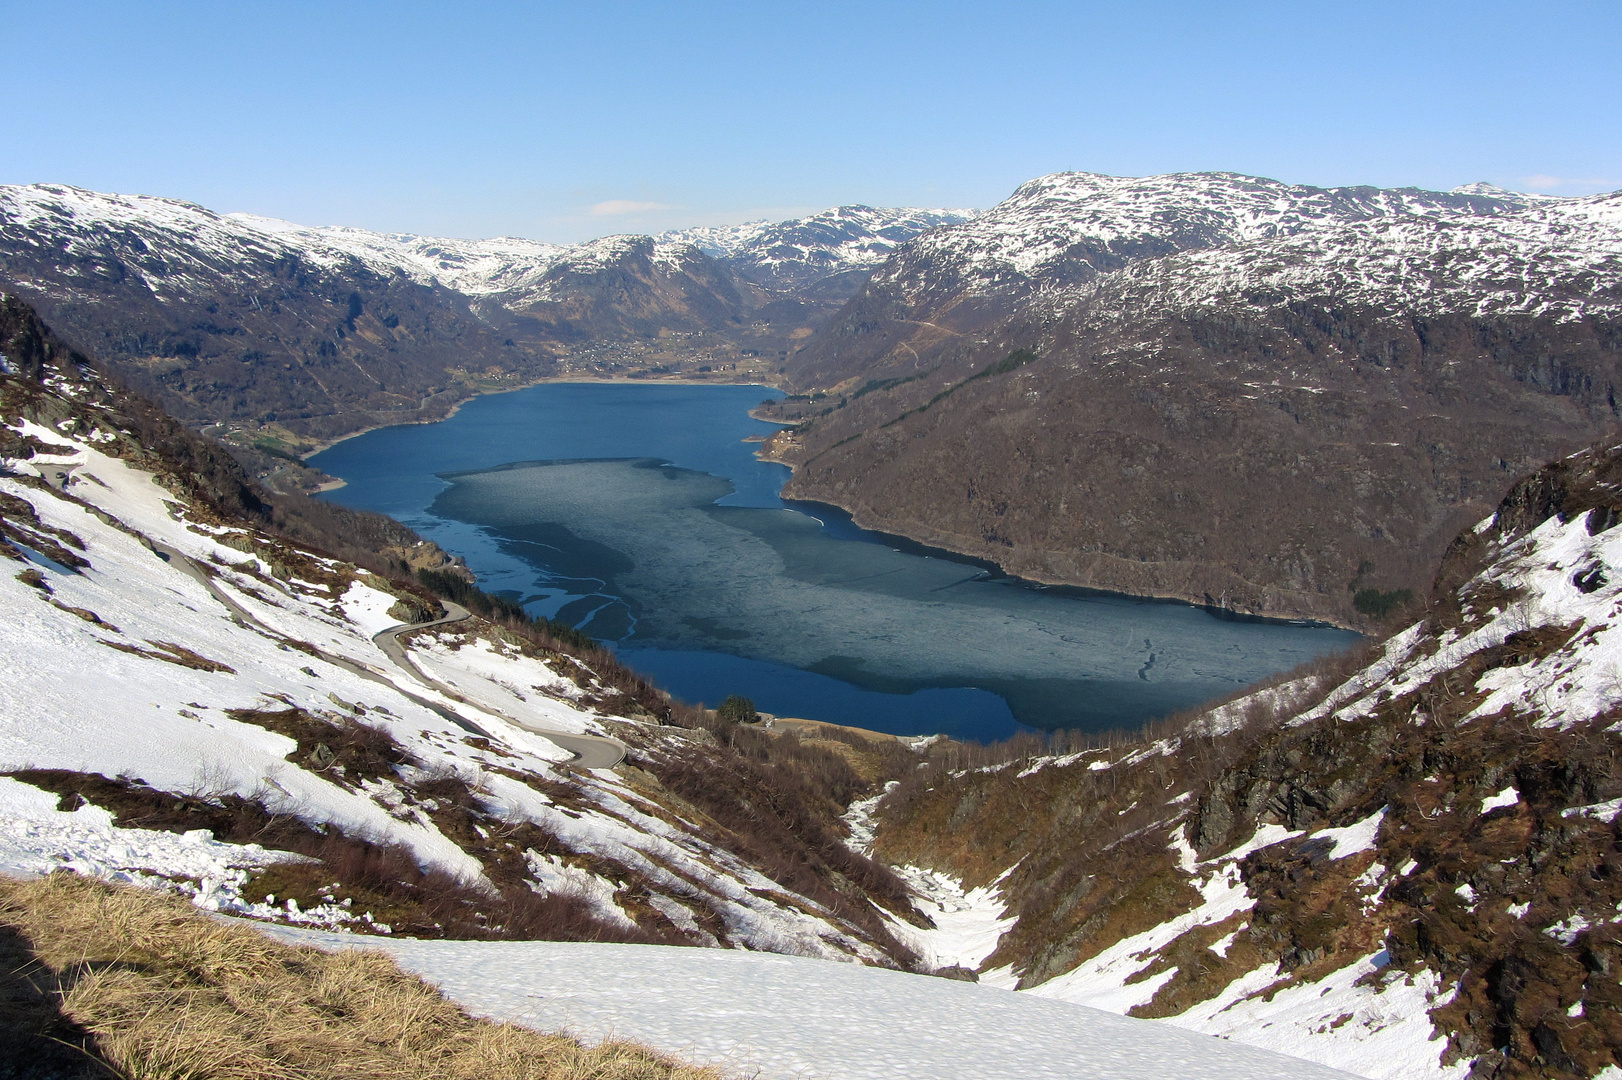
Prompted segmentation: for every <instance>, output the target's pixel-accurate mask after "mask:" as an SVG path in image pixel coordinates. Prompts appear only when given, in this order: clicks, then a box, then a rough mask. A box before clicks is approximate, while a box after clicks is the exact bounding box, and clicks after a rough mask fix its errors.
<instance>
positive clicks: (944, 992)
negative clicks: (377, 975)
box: [262, 927, 1347, 1080]
mask: <svg viewBox="0 0 1622 1080" xmlns="http://www.w3.org/2000/svg"><path fill="white" fill-rule="evenodd" d="M262 929H264V930H265V931H266V932H267V933H270V934H272V935H273V936H275V937H277V938H280V939H282V940H287V941H292V942H295V943H298V944H315V945H319V946H320V947H322V948H328V949H332V948H345V947H352V946H353V944H354V943H355V939H354V938H352V937H345V936H343V935H337V934H326V933H318V932H312V931H304V930H297V929H292V928H284V927H263V928H262ZM374 943H375V945H374ZM366 944H367V946H368V947H377V948H381V949H383V950H384V951H386V952H388V953H389V954H390V955H391V956H393V957H394V958H395V960H396V961H398V962H399V963H400V965H401V966H402V967H405V968H407V969H408V970H411V971H415V972H417V973H418V974H420V975H422V976H423V977H424V978H426V979H427V980H428V981H430V982H432V983H434V984H435V985H436V986H438V987H439V988H440V989H441V990H442V991H444V992H445V994H446V995H447V996H449V997H451V998H452V999H454V1000H455V1001H457V1002H458V1003H460V1004H461V1005H462V1006H463V1007H465V1008H467V1009H469V1010H470V1011H472V1012H474V1013H477V1014H479V1015H481V1016H487V1017H490V1018H492V1019H496V1020H506V1021H512V1022H514V1023H519V1024H524V1025H525V1026H528V1027H533V1028H537V1029H539V1030H542V1031H553V1030H560V1029H561V1030H566V1031H569V1032H571V1033H573V1034H575V1035H578V1036H580V1037H581V1038H583V1039H585V1040H587V1041H590V1042H596V1041H599V1040H602V1039H605V1038H608V1037H610V1036H613V1037H617V1038H628V1039H634V1040H636V1041H638V1042H643V1043H647V1044H650V1045H652V1046H654V1047H656V1048H657V1049H660V1050H663V1051H666V1052H668V1053H671V1054H676V1055H679V1056H681V1057H684V1058H686V1059H688V1060H691V1061H698V1062H701V1063H706V1064H715V1065H718V1066H720V1067H722V1068H723V1069H725V1070H726V1071H727V1072H728V1073H729V1074H730V1075H733V1076H740V1077H742V1076H754V1077H758V1078H760V1080H863V1078H868V1077H871V1078H874V1080H878V1078H884V1080H906V1078H909V1077H917V1078H920V1080H923V1078H929V1080H1041V1078H1047V1077H1051V1078H1054V1080H1060V1078H1064V1080H1072V1078H1074V1077H1078V1076H1085V1077H1089V1078H1092V1080H1150V1078H1158V1077H1178V1078H1180V1080H1230V1078H1231V1080H1272V1078H1278V1080H1285V1078H1291V1080H1329V1078H1331V1077H1344V1076H1346V1075H1347V1074H1345V1073H1341V1072H1337V1071H1335V1070H1333V1069H1329V1068H1326V1067H1324V1066H1322V1065H1318V1064H1314V1063H1312V1062H1308V1061H1303V1060H1300V1059H1298V1058H1288V1057H1284V1056H1281V1055H1277V1054H1273V1053H1270V1052H1268V1051H1265V1050H1258V1049H1256V1048H1254V1047H1250V1046H1245V1045H1242V1044H1239V1043H1233V1042H1227V1041H1224V1040H1220V1039H1214V1038H1211V1037H1209V1036H1205V1035H1199V1034H1195V1033H1192V1032H1188V1031H1184V1030H1182V1029H1179V1028H1177V1027H1174V1026H1172V1025H1169V1024H1163V1023H1157V1022H1155V1021H1147V1020H1132V1019H1129V1018H1127V1017H1122V1016H1116V1015H1113V1014H1111V1013H1106V1012H1100V1011H1098V1010H1096V1009H1088V1008H1083V1007H1080V1006H1075V1005H1070V1004H1067V1003H1064V1002H1059V1001H1048V1000H1044V999H1041V998H1037V997H1033V996H1030V995H1026V994H1013V993H1009V992H1007V991H1004V990H997V989H993V988H991V987H985V986H975V985H973V984H972V983H962V982H955V981H952V980H948V979H935V978H930V977H928V976H921V975H908V974H905V973H902V972H896V971H888V970H884V969H882V968H871V967H862V966H859V965H854V964H830V963H827V962H824V961H818V960H809V959H805V958H801V957H794V956H774V955H768V954H762V953H752V952H740V951H736V950H720V949H672V948H668V947H662V946H650V945H603V944H576V943H563V942H539V941H536V942H528V941H526V942H448V941H408V940H384V939H368V940H367V942H366Z"/></svg>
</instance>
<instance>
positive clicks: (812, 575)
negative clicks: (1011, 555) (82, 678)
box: [310, 383, 1355, 740]
mask: <svg viewBox="0 0 1622 1080" xmlns="http://www.w3.org/2000/svg"><path fill="white" fill-rule="evenodd" d="M773 396H776V392H775V391H772V390H768V389H766V388H763V387H759V386H681V385H670V384H655V385H638V384H635V383H613V384H585V383H548V384H544V385H541V386H536V387H531V388H529V389H527V390H519V391H515V392H512V393H508V394H498V395H493V396H489V397H482V398H476V399H474V400H472V401H469V402H468V403H467V404H465V405H464V406H463V407H462V409H461V411H460V412H458V413H457V414H456V415H455V416H453V417H451V418H450V419H448V420H444V421H441V422H439V423H435V424H420V425H407V426H402V427H393V428H383V429H380V430H377V431H372V432H368V433H366V434H364V435H359V436H356V437H355V438H353V439H349V440H346V441H344V442H341V443H339V444H338V445H336V446H334V447H332V448H330V449H328V450H326V451H324V452H323V453H321V454H318V455H316V456H315V457H313V458H311V459H310V463H311V464H312V465H315V466H317V467H319V468H321V469H324V470H325V471H327V472H328V473H331V474H332V475H333V476H337V477H341V478H343V479H344V480H345V481H347V485H346V486H345V487H343V488H340V489H338V490H337V491H333V492H330V493H328V495H327V496H326V497H327V498H330V499H333V500H335V501H337V502H341V503H344V504H346V505H349V506H355V507H362V508H365V509H368V510H378V511H381V512H383V513H385V514H389V515H392V516H393V517H396V518H398V519H400V520H401V521H403V522H405V523H406V524H408V525H410V526H411V527H412V528H414V529H416V530H417V531H418V532H420V533H421V534H422V535H423V536H426V537H428V538H430V539H432V540H434V541H436V542H437V543H438V544H439V545H440V546H441V547H443V548H445V549H446V550H447V551H450V552H452V553H454V554H457V555H461V556H462V557H464V558H465V559H466V560H467V562H468V565H469V567H471V568H472V569H473V571H474V572H475V573H476V574H477V575H478V577H479V581H480V584H481V585H482V586H483V587H484V588H485V589H487V590H489V591H491V592H497V593H501V594H503V595H507V596H510V597H512V598H514V599H516V600H518V601H519V602H521V603H522V604H523V605H524V606H525V608H526V609H527V610H529V611H531V612H532V613H534V614H538V615H547V616H550V617H552V618H557V619H561V620H563V621H564V622H567V623H569V624H570V625H573V626H576V627H579V628H580V629H582V630H584V631H586V632H587V633H590V634H592V635H593V636H594V637H597V638H599V639H602V640H604V641H606V642H608V643H609V644H611V645H612V646H613V647H614V648H615V649H616V650H617V651H618V653H619V654H620V656H621V657H622V658H623V659H624V660H626V662H628V663H629V664H631V665H632V666H633V667H635V668H636V669H638V670H639V671H641V672H643V673H644V674H645V675H647V676H649V677H651V678H652V679H653V681H654V682H656V683H657V684H659V685H660V686H662V687H664V688H665V689H667V690H669V691H670V692H671V693H673V694H675V695H676V696H678V697H680V698H683V699H685V700H687V701H694V702H698V701H702V702H707V703H709V704H711V705H713V704H715V703H717V702H719V701H720V700H721V699H722V698H724V697H726V696H727V695H728V694H743V695H746V696H748V697H751V698H753V699H754V701H755V704H756V706H757V707H759V708H760V709H763V710H765V711H767V712H772V713H776V714H778V715H780V716H801V717H808V718H812V719H819V720H831V721H835V722H838V723H845V724H854V725H857V726H860V727H866V728H873V729H876V730H879V731H888V732H893V733H895V734H909V735H910V734H933V733H936V732H941V733H945V734H948V735H952V736H955V737H959V738H974V739H981V740H991V739H999V738H1005V737H1007V736H1008V735H1011V734H1013V733H1015V732H1016V731H1020V730H1024V729H1025V728H1026V727H1032V728H1084V729H1093V730H1097V729H1104V728H1112V727H1126V726H1132V725H1136V724H1141V723H1143V722H1145V721H1147V720H1149V719H1152V718H1154V717H1157V716H1162V715H1164V714H1166V713H1168V712H1172V711H1175V710H1177V709H1182V708H1186V707H1188V706H1191V705H1195V704H1198V703H1199V702H1202V701H1207V700H1210V699H1211V698H1215V697H1220V696H1222V695H1224V694H1227V693H1230V692H1231V691H1233V690H1235V689H1237V688H1239V687H1241V686H1244V685H1246V684H1248V683H1251V682H1254V681H1256V680H1257V679H1260V678H1263V677H1265V676H1267V675H1270V674H1273V673H1274V672H1278V671H1283V670H1287V669H1289V668H1292V667H1294V666H1296V665H1297V664H1300V663H1302V662H1303V661H1306V660H1309V659H1311V658H1313V657H1314V656H1317V655H1320V654H1322V653H1325V652H1332V651H1335V650H1338V649H1342V648H1345V647H1346V646H1348V645H1349V644H1351V643H1352V641H1354V640H1355V635H1353V634H1351V633H1349V632H1346V631H1342V630H1335V629H1331V628H1326V627H1318V626H1304V625H1297V624H1290V623H1280V622H1260V621H1236V620H1231V619H1222V618H1218V617H1216V616H1213V615H1211V614H1209V613H1208V612H1206V611H1205V610H1203V609H1200V608H1195V607H1190V606H1188V605H1185V604H1175V603H1166V602H1158V601H1149V600H1139V599H1135V598H1130V597H1120V596H1111V595H1102V594H1096V593H1087V592H1084V591H1082V590H1074V589H1057V588H1046V587H1043V586H1037V585H1032V584H1029V583H1025V582H1021V581H1017V580H1013V579H1009V578H1006V577H1003V576H1002V575H1000V574H998V573H996V572H995V571H994V570H991V569H988V568H987V567H985V566H983V565H979V564H975V563H974V562H972V561H970V560H964V559H958V558H954V557H951V556H949V555H945V554H944V553H940V552H931V551H929V550H927V549H922V548H919V547H917V546H916V545H912V544H908V543H905V542H902V541H897V540H894V539H893V538H887V537H884V536H881V535H878V534H874V533H869V532H865V531H864V530H861V529H858V528H856V527H854V526H853V525H851V524H850V521H849V519H848V518H847V517H846V516H845V515H844V514H842V513H841V512H839V511H836V510H832V509H831V508H822V507H816V506H806V505H799V504H796V505H790V504H786V503H784V502H783V501H782V500H781V499H779V498H778V491H779V490H780V489H781V487H782V485H783V483H784V481H786V480H787V479H788V475H789V474H788V469H787V468H785V467H783V466H781V465H775V464H770V463H767V462H762V461H759V460H757V459H756V458H755V456H754V451H755V449H756V448H757V446H758V440H759V438H760V437H762V436H764V435H766V434H769V433H770V432H771V431H772V430H774V428H773V425H770V424H767V423H764V422H762V421H758V420H754V419H752V418H751V417H750V416H749V415H748V412H749V410H750V409H751V408H752V407H753V406H755V405H756V404H758V403H759V402H760V401H761V400H762V399H763V398H765V397H773ZM751 439H753V440H755V441H746V440H751Z"/></svg>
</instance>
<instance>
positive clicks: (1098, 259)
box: [770, 175, 1622, 623]
mask: <svg viewBox="0 0 1622 1080" xmlns="http://www.w3.org/2000/svg"><path fill="white" fill-rule="evenodd" d="M1050 179H1051V178H1050ZM1060 179H1063V178H1060ZM1152 179H1154V180H1156V181H1158V182H1160V183H1158V184H1154V185H1151V184H1150V182H1149V181H1119V182H1115V183H1116V184H1117V185H1118V186H1119V190H1113V193H1112V191H1111V190H1106V191H1105V194H1107V195H1110V197H1109V198H1104V197H1103V196H1102V195H1100V194H1098V192H1097V191H1096V190H1095V189H1096V188H1097V187H1098V186H1099V184H1100V183H1101V181H1099V182H1095V181H1097V178H1090V177H1085V178H1083V180H1085V183H1082V184H1081V185H1080V186H1081V187H1082V188H1083V189H1084V191H1085V192H1087V193H1088V194H1087V197H1086V198H1083V199H1078V200H1073V201H1071V202H1066V203H1064V204H1063V205H1061V206H1060V207H1059V208H1057V209H1055V208H1054V207H1053V206H1052V205H1051V203H1052V199H1051V197H1050V194H1049V193H1047V192H1046V191H1045V189H1043V188H1042V187H1041V185H1039V184H1036V183H1035V182H1033V184H1032V185H1027V188H1026V189H1021V193H1019V194H1017V195H1016V196H1015V197H1014V198H1013V199H1011V200H1009V204H1005V207H1006V209H1005V208H998V209H997V210H993V211H990V212H988V213H987V214H986V215H983V216H982V217H981V218H977V219H976V220H975V221H973V222H970V223H968V224H966V225H959V226H954V227H951V228H946V229H941V230H937V231H935V232H932V233H930V234H927V235H926V236H924V237H922V238H920V239H918V240H915V241H913V242H911V243H910V244H908V245H904V246H903V247H902V248H901V249H900V250H899V251H898V252H897V254H896V256H894V257H893V258H892V259H891V260H890V262H889V263H887V264H886V265H885V267H883V268H882V269H881V270H880V271H878V272H877V273H876V274H875V275H874V277H873V279H872V281H871V282H870V283H869V285H868V287H867V289H866V290H865V291H864V293H863V294H861V295H859V296H858V297H857V298H856V299H854V300H852V301H851V303H850V304H849V305H848V306H847V308H846V310H845V311H844V312H843V313H841V315H840V316H839V317H838V318H836V319H835V320H834V322H833V323H831V324H830V326H829V328H828V329H827V330H826V331H825V332H824V333H823V334H822V335H821V336H820V337H819V338H818V339H816V341H815V342H814V343H813V345H812V346H810V347H808V348H807V349H806V350H805V351H804V352H803V353H801V354H800V355H799V356H798V357H796V359H795V365H796V366H795V367H793V368H792V370H793V372H794V373H795V374H794V376H793V377H794V378H796V379H797V380H799V381H801V382H802V383H803V384H806V385H810V386H820V387H822V389H818V390H812V391H811V392H809V393H806V394H803V395H800V396H798V397H797V398H791V399H790V400H789V401H787V402H785V403H784V405H783V407H782V408H780V409H779V410H777V411H776V412H775V414H774V415H777V416H779V417H781V418H783V419H785V420H787V421H791V422H798V426H797V427H796V429H794V430H792V431H790V432H788V433H786V434H785V435H783V436H780V437H779V438H778V439H777V440H775V441H774V443H773V444H772V446H771V448H770V449H771V452H772V453H773V454H774V455H775V456H776V457H778V458H779V459H780V460H783V461H785V462H788V463H790V464H792V465H794V466H795V467H796V474H795V477H794V479H793V481H792V482H791V484H790V486H789V488H788V492H789V493H790V494H792V495H796V496H799V497H802V498H809V499H815V500H822V501H826V502H832V503H837V504H839V505H841V506H844V507H846V508H847V509H850V510H851V511H852V512H853V513H854V514H855V515H856V517H857V519H858V520H859V521H861V522H862V523H863V524H865V525H869V526H871V527H874V528H879V529H884V530H887V531H892V532H897V533H902V534H905V535H908V536H911V537H914V538H916V539H919V540H923V541H926V542H928V543H933V544H937V545H940V546H943V547H947V548H951V549H954V550H958V551H962V552H966V553H969V554H973V555H977V556H982V557H985V558H990V559H993V560H995V561H997V562H998V563H999V564H1001V565H1003V566H1004V567H1006V568H1007V569H1009V570H1011V571H1012V572H1014V573H1018V574H1021V575H1024V576H1027V577H1031V578H1036V579H1039V580H1046V581H1053V582H1063V583H1069V584H1079V585H1088V586H1094V587H1100V588H1106V589H1116V590H1121V591H1126V592H1133V593H1141V594H1151V595H1161V596H1173V597H1181V598H1185V599H1189V600H1193V601H1195V602H1210V603H1215V604H1219V605H1222V606H1225V607H1229V608H1232V609H1235V610H1239V611H1246V612H1255V613H1265V614H1285V615H1295V616H1311V617H1316V618H1324V619H1331V620H1336V621H1343V622H1354V623H1355V622H1358V621H1360V620H1363V619H1366V618H1367V617H1368V616H1370V615H1371V614H1375V615H1377V614H1381V613H1383V612H1384V611H1385V610H1386V609H1388V608H1389V606H1390V605H1389V602H1388V598H1389V597H1390V596H1392V595H1393V594H1398V595H1400V592H1401V590H1403V589H1408V590H1410V591H1413V590H1415V589H1417V587H1418V586H1419V585H1420V584H1421V583H1422V582H1423V579H1424V575H1425V573H1426V568H1428V567H1429V566H1431V565H1433V564H1434V561H1435V559H1436V558H1437V557H1439V555H1440V554H1441V552H1442V550H1443V548H1444V547H1445V546H1446V544H1447V543H1448V541H1449V539H1450V538H1451V537H1452V536H1453V535H1454V534H1455V533H1456V532H1457V530H1458V529H1459V528H1460V527H1461V526H1462V525H1463V524H1466V523H1468V522H1470V521H1473V520H1476V519H1478V518H1479V517H1481V516H1482V515H1483V514H1484V513H1486V511H1487V510H1488V509H1489V508H1490V507H1491V505H1492V504H1493V502H1494V501H1495V500H1496V499H1497V498H1498V497H1499V495H1501V493H1502V492H1503V490H1504V489H1505V488H1506V487H1507V486H1508V484H1509V483H1510V482H1511V480H1512V479H1513V477H1514V476H1516V475H1518V474H1519V473H1520V472H1523V471H1525V470H1526V469H1529V468H1532V467H1534V466H1535V465H1536V464H1537V463H1538V462H1540V461H1543V460H1546V459H1547V458H1549V457H1551V456H1553V455H1556V454H1559V453H1563V452H1565V451H1567V450H1570V449H1572V448H1574V447H1576V446H1579V445H1582V444H1584V443H1585V442H1587V441H1588V440H1590V439H1592V438H1594V437H1596V436H1598V435H1599V434H1600V433H1602V432H1604V431H1606V430H1609V429H1611V428H1612V427H1613V426H1615V425H1616V424H1617V423H1618V406H1617V401H1616V393H1617V387H1618V386H1619V385H1622V372H1619V370H1618V368H1619V361H1622V351H1619V344H1622V337H1619V334H1618V328H1619V323H1618V312H1619V310H1622V212H1619V209H1618V208H1619V205H1622V204H1619V203H1618V201H1617V197H1615V196H1601V197H1595V198H1592V199H1575V200H1535V199H1525V198H1522V199H1520V200H1519V201H1517V200H1516V199H1513V198H1511V197H1509V196H1508V195H1507V193H1505V194H1483V193H1480V192H1464V193H1454V194H1434V193H1424V192H1369V191H1362V190H1359V191H1356V192H1353V193H1350V194H1349V193H1346V192H1323V191H1317V190H1316V189H1285V188H1284V186H1283V185H1275V184H1272V182H1261V181H1255V182H1250V181H1245V180H1244V179H1243V178H1234V177H1231V176H1227V175H1217V176H1214V177H1205V178H1201V177H1171V178H1152ZM1106 188H1107V185H1106ZM1027 189H1031V190H1027ZM1281 189H1282V190H1281ZM1123 192H1124V193H1123ZM1302 192H1304V194H1300V193H1302ZM1127 195H1131V196H1132V198H1130V199H1127V198H1126V196H1127ZM1354 195H1355V196H1356V197H1355V198H1354V197H1353V196H1354ZM1253 200H1259V204H1260V209H1258V208H1257V206H1256V205H1253V204H1252V201H1253ZM1123 202H1124V205H1123ZM1099 203H1102V208H1100V207H1099V205H1096V204H1099ZM1235 204H1237V205H1238V206H1239V207H1240V209H1235V208H1234V206H1235ZM1157 206H1158V207H1160V208H1161V209H1159V210H1156V209H1155V207H1157ZM1241 210H1242V211H1243V212H1241ZM1264 211H1266V212H1264ZM1055 233H1057V234H1059V236H1058V238H1057V239H1056V238H1055V235H1054V234H1055ZM1077 235H1080V236H1081V239H1079V240H1078V239H1076V236H1077ZM1167 251H1171V252H1173V253H1170V254H1166V253H1165V252H1167ZM875 305H877V306H875ZM897 305H900V306H899V307H898V306H897ZM881 309H882V310H881ZM898 311H899V312H900V313H901V314H899V315H897V314H895V313H896V312H898ZM885 312H889V314H885ZM1359 594H1362V595H1363V596H1364V598H1365V602H1364V603H1363V604H1361V605H1359V604H1358V603H1357V598H1358V596H1359Z"/></svg>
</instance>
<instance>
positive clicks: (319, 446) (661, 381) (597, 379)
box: [299, 375, 778, 494]
mask: <svg viewBox="0 0 1622 1080" xmlns="http://www.w3.org/2000/svg"><path fill="white" fill-rule="evenodd" d="M548 383H575V384H578V385H582V386H611V385H614V384H617V383H625V384H626V385H628V386H758V387H760V388H762V389H764V390H775V389H777V387H775V386H772V385H771V384H770V383H763V382H757V381H755V380H752V379H751V380H745V381H738V382H729V381H727V380H726V379H683V378H674V379H669V378H663V377H660V378H653V377H649V378H645V379H634V378H631V377H630V376H621V377H619V378H613V377H609V376H602V375H547V376H545V377H543V378H539V379H530V380H528V381H526V382H523V383H520V384H518V385H516V386H502V387H497V388H496V389H493V390H476V391H474V392H473V393H471V394H469V395H467V396H466V397H464V398H458V399H457V400H456V401H454V402H452V403H451V406H450V408H448V409H446V410H445V412H444V413H443V414H442V415H440V416H432V417H426V416H425V417H420V418H418V419H416V420H393V421H390V422H389V423H386V424H371V425H368V426H367V427H363V428H357V429H356V430H354V431H351V432H348V433H347V434H344V435H339V436H338V437H337V438H333V439H327V440H325V441H322V442H317V443H315V444H314V446H313V448H312V449H311V450H309V451H308V452H306V453H304V454H301V455H300V456H299V460H300V461H301V462H303V463H304V464H306V465H308V464H309V462H310V459H311V458H313V457H315V456H316V455H317V454H323V453H325V452H326V451H328V450H331V449H332V448H333V447H334V446H337V445H338V444H339V443H344V442H348V441H349V440H350V439H356V438H359V437H360V436H362V435H367V434H370V433H371V432H374V431H382V430H384V429H385V428H393V427H421V426H422V425H424V424H440V423H444V422H445V421H446V420H450V419H451V418H453V417H455V416H456V415H457V414H458V413H460V412H461V411H462V406H464V405H466V404H467V403H468V402H470V401H477V400H479V399H480V398H487V397H500V396H501V395H503V394H514V393H517V392H518V391H520V390H533V389H534V388H535V387H537V386H545V385H547V384H548ZM749 415H750V417H751V418H753V419H757V420H758V419H760V418H759V417H756V416H755V414H754V410H753V409H751V410H750V411H749ZM764 422H766V423H778V421H764ZM311 467H312V468H313V467H314V466H311ZM335 479H336V478H335ZM346 483H347V481H345V480H342V479H336V482H335V483H327V484H322V485H321V486H319V487H318V488H317V489H316V492H315V493H316V494H320V493H322V492H327V491H337V490H338V489H339V488H341V487H343V486H344V485H345V484H346Z"/></svg>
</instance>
